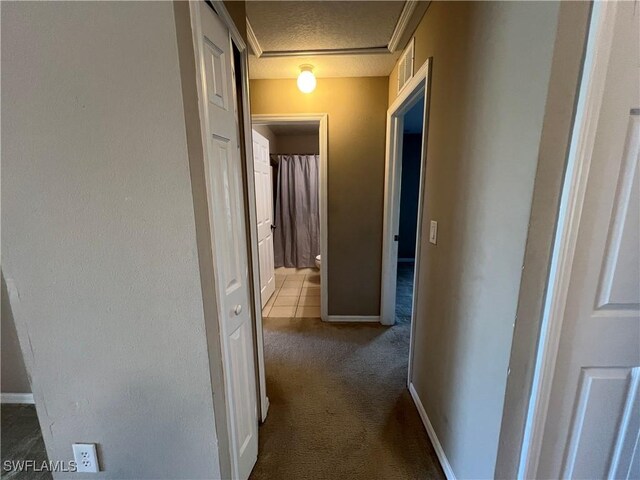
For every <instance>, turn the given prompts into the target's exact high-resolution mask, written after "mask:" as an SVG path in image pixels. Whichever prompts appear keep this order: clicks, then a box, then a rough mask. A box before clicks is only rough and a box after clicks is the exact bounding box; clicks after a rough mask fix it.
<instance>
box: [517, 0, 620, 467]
mask: <svg viewBox="0 0 640 480" xmlns="http://www.w3.org/2000/svg"><path fill="white" fill-rule="evenodd" d="M616 10H617V4H616V2H595V3H594V5H593V10H592V13H591V19H590V21H589V30H588V34H587V46H586V54H585V59H584V66H583V74H582V79H581V81H580V86H579V93H578V101H577V108H576V115H575V121H574V125H573V128H572V133H571V140H570V142H571V143H570V148H569V155H568V161H567V168H566V173H565V178H564V180H563V186H562V193H561V200H560V206H559V210H558V221H557V225H556V236H555V239H554V242H553V253H552V258H551V267H550V270H549V277H548V282H547V288H546V292H545V300H544V306H543V314H542V322H541V327H540V336H539V343H538V347H537V353H536V361H535V368H534V374H533V381H532V386H531V396H530V398H529V406H528V410H527V416H526V420H525V429H524V438H523V441H522V447H521V450H520V459H519V466H518V474H517V478H519V479H526V478H535V475H536V473H537V470H538V462H539V459H540V453H541V447H542V439H543V435H544V426H545V423H546V419H547V414H548V409H549V399H550V396H551V387H552V383H553V377H554V372H555V365H556V359H557V355H558V349H559V345H560V334H561V332H562V324H563V320H564V311H565V307H566V301H567V296H568V291H569V282H570V279H571V271H572V266H573V258H574V254H575V248H576V242H577V237H578V231H579V228H580V218H581V215H582V207H583V203H584V197H585V193H586V187H587V181H588V177H589V169H590V166H591V152H592V150H593V144H594V142H595V135H596V130H597V125H598V119H599V113H600V106H601V105H602V99H603V95H604V86H605V79H606V74H607V65H608V63H609V55H610V51H611V45H612V42H613V34H614V26H615V16H616Z"/></svg>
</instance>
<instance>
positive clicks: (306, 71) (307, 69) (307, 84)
mask: <svg viewBox="0 0 640 480" xmlns="http://www.w3.org/2000/svg"><path fill="white" fill-rule="evenodd" d="M298 88H299V89H300V91H301V92H302V93H311V92H313V91H314V90H315V89H316V76H315V75H314V74H313V65H300V75H298Z"/></svg>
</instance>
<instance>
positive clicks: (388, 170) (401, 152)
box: [380, 59, 437, 379]
mask: <svg viewBox="0 0 640 480" xmlns="http://www.w3.org/2000/svg"><path fill="white" fill-rule="evenodd" d="M430 68H431V59H427V61H426V62H425V63H424V65H423V66H422V67H421V68H420V69H419V70H418V71H417V72H415V73H414V74H413V76H412V78H411V79H410V80H409V81H407V83H406V84H405V86H404V87H403V88H402V90H401V91H400V92H399V94H398V97H397V98H396V100H395V101H394V102H393V104H392V105H391V107H389V110H388V111H387V158H386V164H385V194H384V229H383V246H382V278H381V292H380V323H382V324H383V325H394V324H395V323H396V322H398V323H410V324H411V337H410V340H409V361H408V377H407V379H409V378H411V369H412V363H413V342H414V338H413V337H414V335H413V332H414V330H415V321H414V318H413V317H414V314H415V305H416V302H417V298H416V292H417V291H418V280H419V278H420V275H419V273H420V250H421V244H422V243H423V242H424V239H423V238H422V237H423V235H422V233H423V231H424V227H423V225H424V222H423V218H422V217H423V206H424V195H425V192H424V185H425V176H426V152H427V131H428V124H427V121H428V112H429V81H430V77H431V75H430ZM429 226H430V231H429V232H430V234H429V241H430V242H431V243H434V244H435V243H436V236H437V223H436V222H434V221H432V222H430V225H429ZM434 226H435V228H434Z"/></svg>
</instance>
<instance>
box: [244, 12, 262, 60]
mask: <svg viewBox="0 0 640 480" xmlns="http://www.w3.org/2000/svg"><path fill="white" fill-rule="evenodd" d="M246 18H247V43H249V46H250V47H251V51H252V52H253V54H254V55H255V56H256V57H257V58H260V57H261V56H262V53H263V52H262V47H261V46H260V42H258V37H256V33H255V32H254V31H253V27H252V26H251V22H249V17H246Z"/></svg>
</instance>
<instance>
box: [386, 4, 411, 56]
mask: <svg viewBox="0 0 640 480" xmlns="http://www.w3.org/2000/svg"><path fill="white" fill-rule="evenodd" d="M418 3H419V0H407V1H406V2H405V3H404V7H402V12H400V17H398V22H397V23H396V28H394V29H393V33H392V34H391V39H390V40H389V45H388V47H387V48H388V49H389V51H390V52H391V53H393V52H395V51H396V50H398V49H399V48H400V41H401V40H402V36H403V35H404V32H405V30H406V29H407V27H408V26H409V22H410V21H411V16H412V15H413V12H414V11H415V10H416V7H417V6H418Z"/></svg>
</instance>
